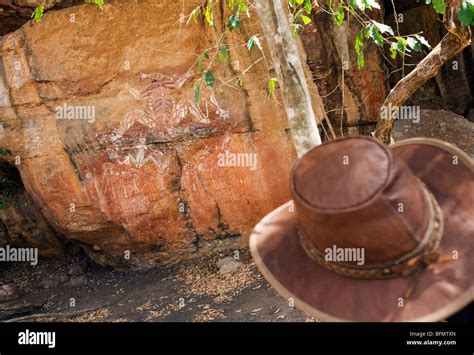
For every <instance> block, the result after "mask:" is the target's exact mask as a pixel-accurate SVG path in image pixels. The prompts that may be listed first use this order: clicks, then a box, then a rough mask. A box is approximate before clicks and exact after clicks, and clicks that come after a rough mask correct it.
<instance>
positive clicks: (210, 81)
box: [204, 70, 216, 88]
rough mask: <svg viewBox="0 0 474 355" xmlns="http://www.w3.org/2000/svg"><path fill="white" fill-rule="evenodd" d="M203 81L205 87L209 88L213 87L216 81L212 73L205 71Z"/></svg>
mask: <svg viewBox="0 0 474 355" xmlns="http://www.w3.org/2000/svg"><path fill="white" fill-rule="evenodd" d="M204 81H205V82H206V84H207V86H209V87H211V88H213V87H214V83H215V81H216V79H215V78H214V74H212V71H210V70H206V72H205V73H204Z"/></svg>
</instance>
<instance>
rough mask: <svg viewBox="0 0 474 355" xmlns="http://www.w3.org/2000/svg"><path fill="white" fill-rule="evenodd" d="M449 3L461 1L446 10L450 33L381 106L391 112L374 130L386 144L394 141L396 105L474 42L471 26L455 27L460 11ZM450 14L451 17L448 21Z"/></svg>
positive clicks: (391, 92) (457, 25)
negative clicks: (392, 139)
mask: <svg viewBox="0 0 474 355" xmlns="http://www.w3.org/2000/svg"><path fill="white" fill-rule="evenodd" d="M450 6H459V4H458V3H457V2H456V1H453V2H452V3H451V4H449V5H448V7H447V9H446V15H445V21H444V22H445V25H446V27H447V30H448V33H447V34H446V35H445V36H444V37H443V39H442V40H441V41H440V42H439V43H438V45H437V46H436V47H435V48H434V49H433V50H432V51H431V52H430V53H429V54H428V55H427V56H426V57H425V58H424V59H423V60H422V61H421V62H420V63H418V65H417V66H416V67H415V69H413V70H412V71H411V72H410V73H409V74H408V75H407V76H405V77H404V78H402V79H401V80H400V81H399V82H398V83H397V84H396V85H395V87H394V88H393V89H392V90H391V91H390V93H389V94H388V96H387V98H386V99H385V101H384V104H383V105H382V109H381V112H382V110H383V111H384V112H386V113H388V115H386V116H383V117H382V116H381V117H379V121H378V123H377V127H376V129H375V137H376V138H377V139H379V140H380V141H382V142H384V143H386V144H389V143H390V140H391V133H392V127H393V122H394V117H393V114H394V112H395V110H394V108H398V107H400V106H401V105H403V104H404V103H405V102H406V101H407V100H408V98H409V97H410V96H411V95H413V93H414V92H415V91H417V90H418V89H419V88H420V87H422V86H423V84H424V83H425V82H427V81H428V80H429V79H431V78H432V77H434V76H435V75H436V74H437V73H438V71H439V69H440V68H441V67H442V66H443V65H444V64H446V62H447V61H448V60H450V59H451V58H452V57H454V56H455V55H457V54H458V53H460V52H461V51H462V50H463V49H464V48H466V47H467V46H468V45H469V44H470V43H471V30H470V29H469V27H468V26H462V25H461V24H460V23H458V24H455V25H454V26H453V23H454V22H453V17H452V16H453V13H454V12H456V13H457V11H458V9H456V8H453V7H450ZM448 16H449V17H450V20H449V21H446V19H447V18H448Z"/></svg>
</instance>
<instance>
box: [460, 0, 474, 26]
mask: <svg viewBox="0 0 474 355" xmlns="http://www.w3.org/2000/svg"><path fill="white" fill-rule="evenodd" d="M459 19H460V20H461V23H462V24H463V25H465V26H474V0H465V1H463V2H462V3H461V9H460V10H459Z"/></svg>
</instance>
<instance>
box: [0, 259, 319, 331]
mask: <svg viewBox="0 0 474 355" xmlns="http://www.w3.org/2000/svg"><path fill="white" fill-rule="evenodd" d="M236 257H238V259H236ZM0 279H1V280H2V283H1V284H0V320H1V321H37V322H51V321H64V322H69V321H74V322H86V321H87V322H127V321H145V322H171V321H178V322H181V321H182V322H207V321H227V322H229V321H230V322H233V321H236V322H241V321H264V322H267V321H268V322H270V321H272V322H273V321H276V322H288V321H299V322H304V321H317V320H316V319H314V318H312V317H309V316H307V315H305V314H303V313H302V312H300V311H298V310H296V309H294V308H292V307H290V304H289V303H288V301H287V300H285V299H283V298H281V297H280V296H278V295H277V294H276V292H275V291H274V290H273V289H272V288H271V287H270V286H269V285H268V284H267V282H266V281H265V280H264V279H263V278H262V276H261V275H260V274H259V272H258V271H257V269H256V266H255V265H254V264H253V262H252V261H251V258H250V255H249V254H248V252H246V251H240V252H238V254H237V253H236V251H227V252H224V253H220V254H214V255H211V256H209V257H204V258H201V259H199V260H195V261H194V262H188V263H184V264H182V265H180V266H179V267H161V268H156V269H153V270H148V271H139V272H120V271H113V270H112V269H110V268H108V267H103V266H99V265H97V264H95V263H92V262H88V261H87V259H86V258H84V257H77V258H74V259H70V260H67V259H56V260H53V259H45V260H42V261H41V262H40V263H39V264H38V265H37V266H36V267H33V266H31V265H29V264H19V263H17V264H11V265H9V267H8V268H7V269H2V270H0Z"/></svg>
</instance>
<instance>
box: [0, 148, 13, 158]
mask: <svg viewBox="0 0 474 355" xmlns="http://www.w3.org/2000/svg"><path fill="white" fill-rule="evenodd" d="M10 155H12V152H11V151H10V149H7V148H0V157H8V156H10Z"/></svg>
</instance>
